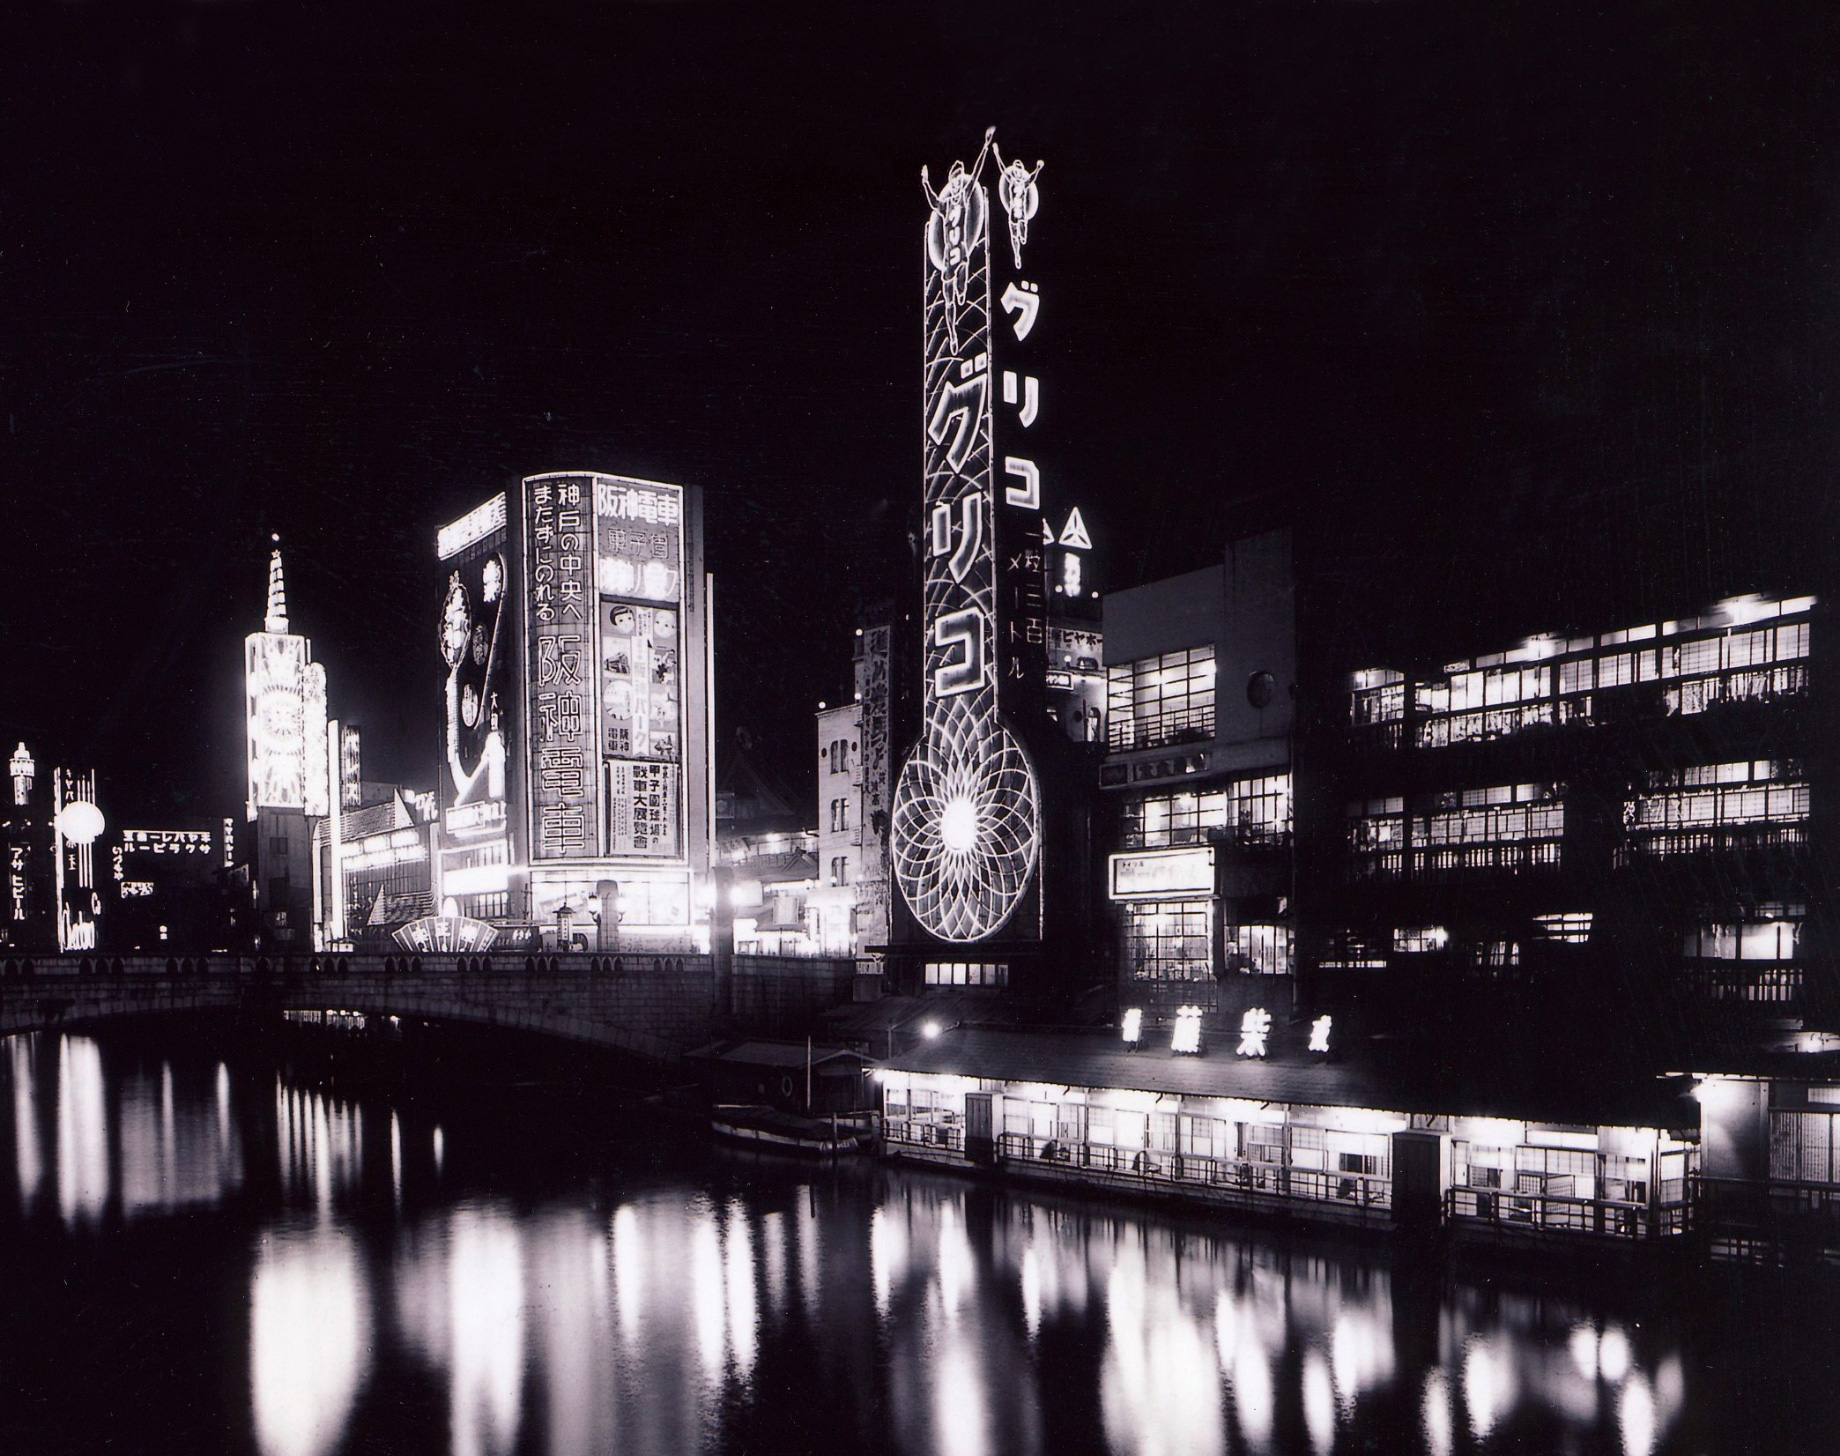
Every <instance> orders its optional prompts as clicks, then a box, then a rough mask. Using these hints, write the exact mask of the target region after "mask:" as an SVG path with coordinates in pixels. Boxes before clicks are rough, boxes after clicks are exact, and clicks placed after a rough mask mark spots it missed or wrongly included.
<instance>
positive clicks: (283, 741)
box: [243, 632, 327, 819]
mask: <svg viewBox="0 0 1840 1456" xmlns="http://www.w3.org/2000/svg"><path fill="white" fill-rule="evenodd" d="M243 679H244V685H245V687H246V689H247V701H246V709H247V712H246V723H247V727H248V747H249V817H250V818H252V819H253V818H254V817H255V812H256V810H257V809H300V810H304V811H305V812H306V813H308V814H321V815H323V814H325V813H326V812H327V802H326V801H327V791H326V789H327V786H326V673H325V669H324V668H322V667H320V666H319V664H318V663H315V662H311V661H309V660H308V648H307V639H306V638H304V637H296V636H293V635H291V634H287V633H276V632H255V633H252V634H250V636H248V637H247V638H245V639H244V642H243Z"/></svg>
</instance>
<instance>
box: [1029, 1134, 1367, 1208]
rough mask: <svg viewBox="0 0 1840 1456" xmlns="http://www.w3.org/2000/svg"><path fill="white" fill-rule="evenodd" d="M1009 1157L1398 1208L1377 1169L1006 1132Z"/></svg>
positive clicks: (1235, 1191) (1235, 1193)
mask: <svg viewBox="0 0 1840 1456" xmlns="http://www.w3.org/2000/svg"><path fill="white" fill-rule="evenodd" d="M998 1150H999V1153H1000V1155H1001V1157H1002V1159H1003V1160H1004V1161H1005V1162H1009V1163H1020V1164H1025V1165H1035V1166H1038V1167H1044V1168H1046V1169H1049V1170H1055V1171H1058V1170H1061V1169H1065V1170H1066V1172H1067V1173H1068V1175H1069V1176H1077V1175H1079V1174H1081V1173H1086V1174H1090V1175H1095V1176H1097V1177H1100V1178H1104V1179H1120V1178H1122V1179H1134V1180H1138V1181H1141V1182H1144V1183H1147V1184H1157V1185H1162V1186H1166V1187H1168V1188H1169V1189H1170V1190H1171V1191H1180V1192H1193V1193H1196V1194H1200V1195H1203V1196H1206V1195H1209V1194H1213V1195H1218V1196H1230V1197H1233V1198H1234V1199H1235V1200H1236V1201H1257V1200H1259V1199H1271V1200H1274V1201H1286V1200H1289V1201H1296V1200H1301V1201H1303V1202H1308V1203H1325V1204H1335V1205H1339V1206H1342V1207H1346V1208H1356V1209H1390V1208H1391V1207H1392V1206H1393V1183H1392V1179H1390V1178H1386V1177H1382V1176H1379V1175H1377V1174H1372V1173H1343V1172H1336V1171H1332V1170H1328V1169H1320V1168H1299V1167H1296V1166H1295V1165H1291V1164H1284V1163H1267V1162H1262V1161H1259V1160H1258V1159H1250V1158H1215V1157H1210V1156H1208V1155H1206V1154H1202V1153H1177V1152H1166V1151H1162V1150H1158V1149H1154V1148H1118V1147H1112V1146H1109V1145H1107V1144H1104V1143H1085V1142H1071V1141H1063V1140H1062V1139H1059V1138H1044V1137H1040V1136H1037V1135H1035V1134H1033V1133H1019V1132H1006V1133H1004V1134H1003V1135H1002V1137H1001V1138H1000V1139H998Z"/></svg>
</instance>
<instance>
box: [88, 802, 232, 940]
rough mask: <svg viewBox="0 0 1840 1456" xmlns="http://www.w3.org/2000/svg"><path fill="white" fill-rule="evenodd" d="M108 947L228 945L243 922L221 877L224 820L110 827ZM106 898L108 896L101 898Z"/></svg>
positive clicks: (223, 861) (222, 868)
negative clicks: (121, 827) (158, 826)
mask: <svg viewBox="0 0 1840 1456" xmlns="http://www.w3.org/2000/svg"><path fill="white" fill-rule="evenodd" d="M104 843H106V845H107V849H108V860H109V876H108V883H109V886H110V889H111V891H112V894H111V896H110V897H109V898H111V899H112V900H113V901H114V903H113V904H112V905H110V906H109V915H108V922H109V923H108V927H107V933H106V934H105V935H104V937H103V940H102V944H103V947H104V948H105V949H108V950H112V951H156V952H160V953H165V952H166V951H168V950H176V949H181V948H182V949H184V950H187V951H208V950H231V949H234V948H236V943H237V942H236V935H237V931H238V929H239V928H240V926H239V924H238V922H237V920H236V919H235V910H236V909H237V908H238V907H236V906H234V905H233V903H232V901H231V899H230V897H229V895H228V893H227V887H226V885H225V874H224V864H225V851H224V828H223V826H221V825H213V824H211V823H209V822H208V821H202V820H200V821H193V822H191V823H186V824H182V825H181V826H178V827H167V828H161V829H137V828H124V829H120V830H116V831H114V832H112V833H110V834H109V835H108V836H107V837H106V839H105V841H104ZM105 903H107V902H106V901H105Z"/></svg>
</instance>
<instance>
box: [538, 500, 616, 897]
mask: <svg viewBox="0 0 1840 1456" xmlns="http://www.w3.org/2000/svg"><path fill="white" fill-rule="evenodd" d="M523 519H524V560H525V584H524V589H525V591H526V593H527V594H528V595H527V598H526V601H525V621H526V625H527V632H528V636H527V639H526V646H527V651H528V655H527V657H526V658H525V661H526V662H527V664H528V671H527V674H526V676H527V690H528V692H529V695H530V702H529V720H528V721H529V723H530V819H531V824H530V857H531V859H532V860H544V859H579V858H582V857H583V856H593V855H596V854H598V853H599V852H600V834H599V825H598V823H597V821H598V819H599V813H598V810H599V804H600V785H599V782H598V780H599V776H600V775H599V768H600V764H599V754H598V752H597V750H596V746H595V741H594V740H595V732H594V719H595V706H594V691H593V687H592V664H593V661H594V642H593V636H594V619H593V610H594V599H593V595H592V587H593V577H592V562H593V539H592V534H591V533H592V531H593V527H594V504H593V499H592V485H591V484H589V483H588V482H587V481H586V480H584V478H582V477H579V476H563V477H548V476H539V477H537V478H535V479H532V480H526V481H525V482H524V512H523Z"/></svg>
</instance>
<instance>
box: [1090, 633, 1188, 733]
mask: <svg viewBox="0 0 1840 1456" xmlns="http://www.w3.org/2000/svg"><path fill="white" fill-rule="evenodd" d="M1214 670H1215V669H1214V649H1213V647H1212V646H1211V645H1210V646H1207V647H1191V648H1186V649H1184V650H1182V651H1180V652H1165V653H1161V654H1160V655H1158V656H1156V657H1145V658H1140V659H1139V660H1138V661H1136V662H1125V663H1119V664H1118V665H1117V666H1115V667H1111V668H1108V669H1107V670H1106V746H1107V747H1108V748H1110V749H1111V750H1112V751H1113V752H1115V753H1116V752H1121V751H1124V750H1128V749H1134V748H1156V747H1159V746H1160V745H1162V744H1165V743H1182V742H1195V741H1199V740H1201V739H1206V738H1212V737H1213V736H1214Z"/></svg>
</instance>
